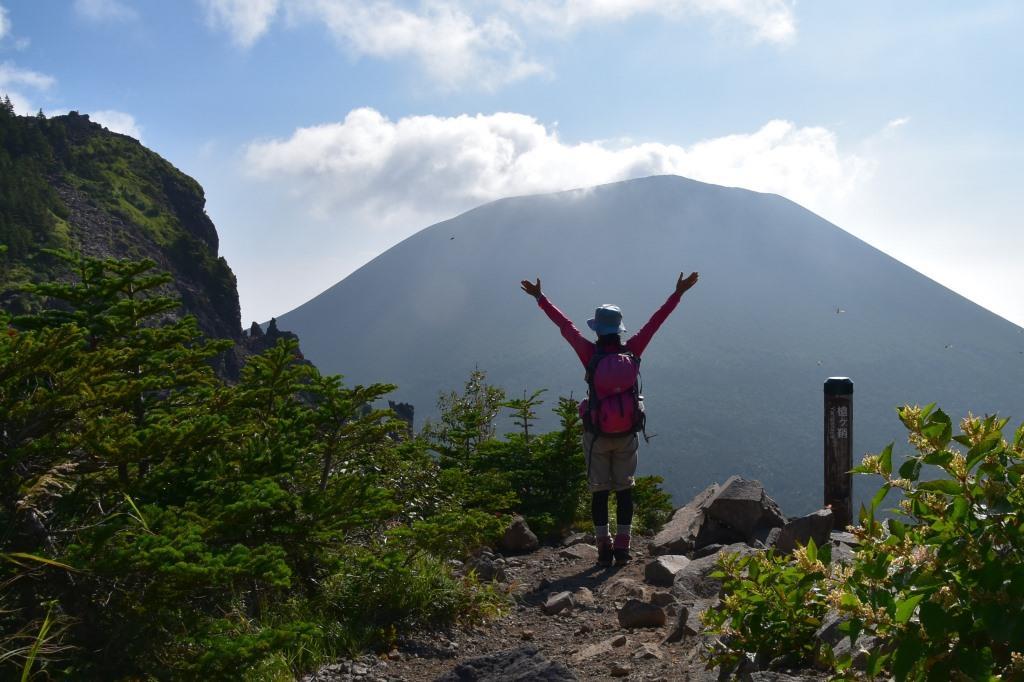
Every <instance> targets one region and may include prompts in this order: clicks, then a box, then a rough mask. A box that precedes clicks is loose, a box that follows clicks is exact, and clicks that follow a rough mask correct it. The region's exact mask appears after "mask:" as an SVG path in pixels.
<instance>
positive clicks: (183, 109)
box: [0, 0, 1024, 324]
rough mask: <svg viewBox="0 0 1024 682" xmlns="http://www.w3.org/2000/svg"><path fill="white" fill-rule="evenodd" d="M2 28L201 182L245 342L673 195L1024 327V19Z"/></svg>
mask: <svg viewBox="0 0 1024 682" xmlns="http://www.w3.org/2000/svg"><path fill="white" fill-rule="evenodd" d="M0 7H2V12H0V90H2V91H4V92H8V93H10V94H11V96H12V98H13V99H14V101H15V104H16V106H17V107H18V108H19V110H21V111H23V112H26V113H27V112H35V111H36V110H37V109H39V108H42V109H43V110H44V111H45V112H48V113H60V112H63V111H67V110H69V109H75V110H78V111H81V112H84V113H90V114H91V115H92V116H93V119H94V120H98V121H100V122H102V123H104V124H105V125H107V126H108V127H110V128H111V129H115V130H119V131H121V132H126V133H127V134H131V135H134V136H136V137H140V138H141V139H142V141H143V142H144V143H145V144H146V145H147V146H149V147H151V148H152V149H154V150H156V151H157V152H159V153H160V154H162V155H163V156H164V157H166V158H168V159H169V160H170V161H171V162H173V163H174V164H175V165H177V166H178V167H179V168H181V169H182V170H184V171H185V172H187V173H189V174H190V175H192V176H194V177H195V178H196V179H198V180H199V181H200V182H201V183H202V184H203V186H204V187H205V189H206V192H207V199H208V211H209V213H210V215H211V217H212V218H213V219H214V222H215V223H216V225H217V228H218V231H219V233H220V235H221V243H222V252H223V254H224V255H225V256H226V257H227V258H228V260H229V262H230V264H231V266H232V268H233V269H234V271H235V273H236V274H237V276H238V279H239V291H240V294H241V297H242V313H243V319H245V320H250V319H258V320H264V319H267V318H268V317H270V316H271V315H276V314H281V313H283V312H286V311H287V310H289V309H291V308H293V307H295V306H296V305H298V304H300V303H302V302H304V301H305V300H307V299H308V298H310V297H311V296H313V295H315V294H317V293H319V292H320V291H322V290H323V289H325V288H327V287H328V286H330V285H331V284H333V283H334V282H336V281H338V280H340V279H341V278H343V277H344V276H345V275H347V274H348V273H350V272H351V271H352V270H354V269H355V268H357V267H358V266H359V265H361V264H362V263H365V262H366V261H367V260H369V259H371V258H373V257H374V256H376V255H377V254H379V253H381V252H382V251H383V250H385V249H387V248H388V247H389V246H391V245H393V244H395V243H396V242H398V241H400V240H401V239H403V238H404V237H406V236H408V235H410V234H412V233H413V232H415V231H416V230H418V229H421V228H422V227H425V226H427V225H429V224H431V223H433V222H436V221H438V220H442V219H444V218H447V217H450V216H452V215H455V214H456V213H459V212H461V211H463V210H466V209H468V208H471V207H473V206H475V205H478V204H480V203H483V202H485V201H489V200H492V199H496V198H499V197H501V196H507V195H515V194H524V193H531V192H540V191H554V190H559V189H567V188H570V187H577V186H585V185H591V184H597V183H600V182H608V181H614V180H620V179H624V178H628V177H637V176H642V175H649V174H653V173H662V172H672V173H678V174H681V175H687V176H689V177H694V178H696V179H699V180H705V181H708V182H715V183H719V184H725V185H733V186H742V187H749V188H751V189H755V190H759V191H770V192H777V193H780V194H783V195H784V196H787V197H789V198H791V199H793V200H794V201H797V202H799V203H801V204H803V205H804V206H807V207H808V208H810V209H811V210H813V211H815V212H817V213H819V214H821V215H823V216H824V217H826V218H827V219H829V220H831V221H832V222H834V223H836V224H837V225H839V226H840V227H842V228H844V229H846V230H848V231H850V232H852V233H853V234H855V235H857V236H859V237H861V238H862V239H864V240H866V241H868V242H869V243H871V244H873V245H875V246H877V247H878V248H880V249H882V250H883V251H886V252H887V253H890V254H891V255H893V256H895V257H897V258H899V259H900V260H902V261H904V262H906V263H908V264H909V265H911V266H912V267H914V268H916V269H918V270H920V271H921V272H923V273H925V274H927V275H928V276H930V277H932V278H933V279H936V280H938V281H940V282H942V283H943V284H945V285H947V286H949V287H951V288H953V289H954V290H956V291H959V292H960V293H962V294H964V295H966V296H968V297H969V298H971V299H973V300H975V301H977V302H978V303H980V304H982V305H984V306H985V307H987V308H989V309H991V310H993V311H995V312H997V313H999V314H1000V315H1003V316H1004V317H1006V318H1008V319H1010V320H1012V321H1014V322H1016V323H1017V324H1024V272H1022V268H1021V264H1020V263H1021V255H1020V254H1022V253H1024V221H1022V219H1021V215H1022V209H1024V206H1022V204H1024V200H1022V196H1024V193H1022V192H1021V189H1020V188H1021V185H1022V180H1024V173H1022V171H1021V168H1022V166H1024V126H1022V124H1021V116H1020V112H1021V110H1022V104H1024V102H1022V99H1024V96H1022V94H1021V87H1020V81H1021V77H1020V75H1019V74H1020V72H1021V71H1022V66H1024V47H1022V41H1021V40H1020V35H1021V34H1022V32H1024V3H1020V2H1015V1H1005V2H1001V1H993V2H983V1H977V2H970V3H963V2H937V1H929V2H925V1H917V2H915V1H907V2H899V3H893V2H873V1H862V2H858V3H839V2H802V3H797V2H788V1H786V0H591V1H590V2H583V1H582V0H477V1H476V2H471V1H470V0H423V1H420V0H405V1H403V0H364V1H362V2H355V1H353V0H177V1H175V2H165V1H163V0H137V1H131V0H69V1H67V2H58V1H57V0H17V1H16V0H0ZM699 266H700V264H699V263H693V264H691V263H685V262H680V269H691V268H696V269H699ZM526 274H529V273H526ZM866 276H870V273H866ZM950 323H951V324H955V323H956V321H955V320H951V321H950Z"/></svg>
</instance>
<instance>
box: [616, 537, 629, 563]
mask: <svg viewBox="0 0 1024 682" xmlns="http://www.w3.org/2000/svg"><path fill="white" fill-rule="evenodd" d="M614 547H615V549H614V550H612V555H613V556H614V557H615V565H616V566H625V565H626V564H628V563H629V534H628V533H619V534H617V535H616V536H615V545H614Z"/></svg>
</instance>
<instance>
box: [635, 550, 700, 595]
mask: <svg viewBox="0 0 1024 682" xmlns="http://www.w3.org/2000/svg"><path fill="white" fill-rule="evenodd" d="M689 563H690V559H689V558H687V557H685V556H683V555H682V554H666V555H664V556H659V557H656V558H654V559H653V560H651V561H650V562H649V563H648V564H647V566H645V567H644V582H646V583H648V584H651V585H657V586H659V587H669V586H671V585H672V581H673V580H675V577H676V573H678V572H679V571H681V570H683V569H684V568H686V565H687V564H689Z"/></svg>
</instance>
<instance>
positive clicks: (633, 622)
mask: <svg viewBox="0 0 1024 682" xmlns="http://www.w3.org/2000/svg"><path fill="white" fill-rule="evenodd" d="M665 620H666V616H665V609H663V608H661V607H660V606H658V605H656V604H649V603H647V602H643V601H640V600H639V599H629V600H628V601H626V603H625V604H623V606H622V608H621V609H619V625H620V626H621V627H624V628H650V627H661V626H662V625H664V624H665Z"/></svg>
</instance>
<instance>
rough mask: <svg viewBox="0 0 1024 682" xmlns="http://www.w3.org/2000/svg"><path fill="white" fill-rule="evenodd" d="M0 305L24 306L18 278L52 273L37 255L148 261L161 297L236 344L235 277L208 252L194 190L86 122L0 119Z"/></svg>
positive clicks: (129, 141) (199, 197) (134, 145)
mask: <svg viewBox="0 0 1024 682" xmlns="http://www.w3.org/2000/svg"><path fill="white" fill-rule="evenodd" d="M0 197H2V198H3V208H2V209H0V243H3V244H6V245H7V246H8V249H9V250H8V253H7V254H6V255H5V258H4V262H3V264H2V267H0V289H2V294H0V303H2V304H3V305H4V306H6V307H8V308H9V309H13V310H15V311H17V310H19V309H24V308H25V307H27V306H31V305H32V303H31V302H29V301H28V300H26V299H24V298H22V297H21V296H20V295H19V294H18V293H17V287H18V285H19V284H22V283H24V282H27V281H33V280H40V279H44V278H47V277H52V276H53V275H60V274H63V273H60V272H59V268H60V265H59V264H58V262H57V261H56V260H55V259H53V258H52V257H50V256H48V255H47V254H46V253H45V251H44V249H47V248H52V249H67V250H71V251H77V252H79V253H82V254H83V255H87V256H93V257H97V258H108V257H109V258H136V259H140V258H151V259H153V260H154V261H156V263H157V267H158V268H159V269H161V270H165V271H167V272H169V273H171V275H172V276H173V278H174V280H173V282H172V283H171V284H170V285H169V287H170V288H171V291H169V292H168V293H170V294H172V295H176V296H178V297H180V298H181V301H182V308H181V311H180V313H181V314H192V315H195V316H196V318H197V319H198V320H199V326H200V328H201V329H202V330H203V331H204V332H205V333H206V334H208V335H209V336H211V337H214V338H229V339H233V340H236V341H238V340H240V339H241V338H242V334H241V323H240V313H239V305H238V292H237V289H236V287H235V276H234V274H233V273H232V272H231V268H230V267H228V264H227V261H225V260H224V258H223V257H221V256H219V255H218V252H217V251H218V239H217V230H216V228H215V227H214V225H213V222H212V221H211V220H210V218H209V216H208V215H207V214H206V211H205V208H204V207H205V204H206V197H205V195H204V193H203V189H202V187H200V185H199V183H198V182H196V181H195V180H194V179H192V178H190V177H189V176H187V175H185V174H184V173H182V172H181V171H180V170H178V169H177V168H175V167H174V166H173V165H171V164H170V163H169V162H167V161H166V160H165V159H163V158H161V157H160V156H159V155H158V154H156V153H155V152H152V151H150V150H149V149H147V148H146V147H144V146H142V144H140V143H139V142H138V141H137V140H135V139H133V138H130V137H127V136H125V135H119V134H117V133H112V132H110V131H108V130H106V129H105V128H103V127H102V126H100V125H98V124H96V123H93V122H91V121H90V120H89V117H88V116H84V115H80V114H77V113H75V112H71V113H70V114H68V115H66V116H56V117H53V118H49V119H47V118H45V117H42V116H38V117H27V116H15V115H13V113H12V112H10V111H7V110H5V111H3V112H0Z"/></svg>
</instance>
